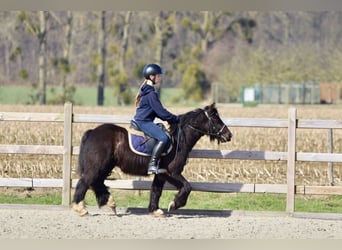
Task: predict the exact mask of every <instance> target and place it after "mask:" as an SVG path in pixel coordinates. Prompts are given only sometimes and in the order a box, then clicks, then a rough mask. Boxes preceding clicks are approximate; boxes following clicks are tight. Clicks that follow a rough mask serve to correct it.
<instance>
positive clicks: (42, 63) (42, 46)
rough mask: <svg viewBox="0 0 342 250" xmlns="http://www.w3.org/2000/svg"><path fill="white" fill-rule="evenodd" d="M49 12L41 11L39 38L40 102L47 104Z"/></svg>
mask: <svg viewBox="0 0 342 250" xmlns="http://www.w3.org/2000/svg"><path fill="white" fill-rule="evenodd" d="M47 19H48V13H47V12H46V11H39V24H40V32H39V35H38V38H39V60H38V61H39V74H38V75H39V79H38V86H39V104H41V105H45V104H46V70H47V68H46V34H47V31H46V21H47Z"/></svg>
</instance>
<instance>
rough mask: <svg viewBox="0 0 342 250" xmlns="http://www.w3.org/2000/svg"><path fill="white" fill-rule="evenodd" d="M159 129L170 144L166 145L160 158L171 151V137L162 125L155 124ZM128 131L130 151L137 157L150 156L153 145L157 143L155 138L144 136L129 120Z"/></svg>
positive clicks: (136, 125)
mask: <svg viewBox="0 0 342 250" xmlns="http://www.w3.org/2000/svg"><path fill="white" fill-rule="evenodd" d="M157 125H158V126H159V127H161V128H162V129H163V130H164V132H165V133H166V135H167V136H168V137H169V138H170V143H169V144H168V145H166V147H165V149H164V152H163V153H162V156H165V155H167V154H169V153H170V152H171V150H172V145H173V137H172V136H171V135H170V133H169V131H168V130H167V129H166V128H165V126H164V124H162V123H157ZM127 131H128V142H129V147H130V148H131V150H132V151H133V152H134V153H136V154H139V155H143V156H151V154H152V150H153V148H154V146H155V144H156V143H157V142H158V141H157V140H156V139H155V138H153V137H150V136H148V135H146V134H145V133H144V132H143V131H142V130H140V128H139V126H138V124H137V123H136V122H135V121H134V120H131V122H130V126H129V129H128V130H127Z"/></svg>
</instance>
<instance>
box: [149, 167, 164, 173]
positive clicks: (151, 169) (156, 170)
mask: <svg viewBox="0 0 342 250" xmlns="http://www.w3.org/2000/svg"><path fill="white" fill-rule="evenodd" d="M165 173H167V170H166V169H165V168H158V167H157V166H152V167H149V168H148V170H147V174H165Z"/></svg>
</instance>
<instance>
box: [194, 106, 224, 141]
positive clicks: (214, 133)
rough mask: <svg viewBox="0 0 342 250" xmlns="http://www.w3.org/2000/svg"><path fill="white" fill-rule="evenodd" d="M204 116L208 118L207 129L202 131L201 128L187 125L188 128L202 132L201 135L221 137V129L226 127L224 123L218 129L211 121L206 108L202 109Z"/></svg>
mask: <svg viewBox="0 0 342 250" xmlns="http://www.w3.org/2000/svg"><path fill="white" fill-rule="evenodd" d="M202 111H203V112H204V114H205V116H206V117H207V118H208V125H209V126H208V127H209V131H203V130H201V129H198V128H195V127H193V126H191V125H188V127H189V128H191V129H193V130H195V131H197V132H199V133H201V134H203V135H208V136H215V137H216V138H219V137H221V135H222V132H223V130H224V129H225V128H226V127H227V125H226V124H224V126H222V128H221V129H220V130H218V129H217V128H216V126H215V124H214V122H213V121H212V118H211V117H210V115H209V114H208V112H207V111H206V110H203V109H202Z"/></svg>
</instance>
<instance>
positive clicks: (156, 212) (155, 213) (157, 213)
mask: <svg viewBox="0 0 342 250" xmlns="http://www.w3.org/2000/svg"><path fill="white" fill-rule="evenodd" d="M150 214H151V215H152V216H154V217H159V218H160V217H165V214H164V212H163V210H161V209H160V208H158V209H157V210H154V211H153V212H151V213H150Z"/></svg>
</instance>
